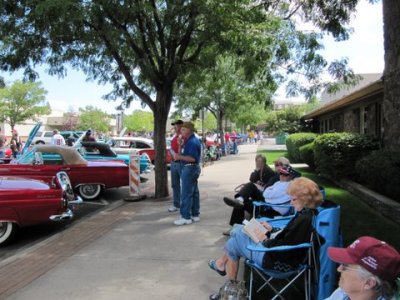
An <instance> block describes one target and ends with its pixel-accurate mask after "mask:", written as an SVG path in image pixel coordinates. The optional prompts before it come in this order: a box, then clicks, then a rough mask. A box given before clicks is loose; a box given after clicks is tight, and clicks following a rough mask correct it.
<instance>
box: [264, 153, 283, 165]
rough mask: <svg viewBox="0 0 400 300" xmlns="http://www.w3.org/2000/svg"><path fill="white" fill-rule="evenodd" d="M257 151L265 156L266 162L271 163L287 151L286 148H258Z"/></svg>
mask: <svg viewBox="0 0 400 300" xmlns="http://www.w3.org/2000/svg"><path fill="white" fill-rule="evenodd" d="M257 153H260V154H262V155H264V156H265V157H267V164H269V165H270V164H273V162H274V161H275V160H277V159H278V158H279V157H282V156H284V157H287V151H286V150H260V151H258V152H257Z"/></svg>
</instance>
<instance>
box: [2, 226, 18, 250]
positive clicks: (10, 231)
mask: <svg viewBox="0 0 400 300" xmlns="http://www.w3.org/2000/svg"><path fill="white" fill-rule="evenodd" d="M17 228H18V227H17V225H16V224H14V223H12V222H0V245H6V244H7V243H8V242H10V241H11V240H12V238H13V236H14V234H15V232H16V231H17Z"/></svg>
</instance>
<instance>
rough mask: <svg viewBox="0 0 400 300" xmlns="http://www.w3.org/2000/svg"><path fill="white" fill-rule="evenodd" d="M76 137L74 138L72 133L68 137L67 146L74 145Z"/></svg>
mask: <svg viewBox="0 0 400 300" xmlns="http://www.w3.org/2000/svg"><path fill="white" fill-rule="evenodd" d="M75 141H76V140H75V138H74V135H73V134H72V133H71V134H70V135H69V136H68V137H67V140H66V143H67V146H70V147H72V146H73V145H74V144H75Z"/></svg>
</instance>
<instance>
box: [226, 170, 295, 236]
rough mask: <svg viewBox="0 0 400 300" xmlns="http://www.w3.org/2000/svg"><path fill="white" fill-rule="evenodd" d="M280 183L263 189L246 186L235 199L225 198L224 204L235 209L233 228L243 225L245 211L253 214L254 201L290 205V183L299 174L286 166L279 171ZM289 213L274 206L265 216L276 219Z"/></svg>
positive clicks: (232, 219) (233, 212)
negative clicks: (288, 191) (235, 225)
mask: <svg viewBox="0 0 400 300" xmlns="http://www.w3.org/2000/svg"><path fill="white" fill-rule="evenodd" d="M278 172H279V173H278V174H279V181H277V182H275V183H274V184H273V185H272V186H269V187H267V188H265V189H264V188H263V187H261V186H258V185H257V184H252V183H250V184H246V185H245V186H243V188H242V189H241V190H240V191H239V193H238V194H236V197H235V199H231V198H227V197H224V202H225V203H226V204H227V205H229V206H232V207H233V211H232V215H231V219H230V221H229V224H230V225H231V226H233V225H234V224H242V222H243V219H244V215H245V211H247V212H248V213H250V214H251V213H252V212H253V201H262V200H264V201H265V202H266V203H269V204H271V205H273V204H279V205H289V204H290V197H289V195H288V193H287V188H288V186H289V183H290V181H291V180H292V179H293V178H294V177H295V176H296V175H297V174H298V173H297V172H296V171H294V170H293V168H292V167H290V166H284V167H281V168H279V169H278ZM288 212H289V208H288V207H285V208H282V207H278V206H272V207H271V209H268V210H266V211H265V212H264V214H263V215H264V216H267V217H274V216H278V215H285V214H287V213H288ZM224 234H226V232H224Z"/></svg>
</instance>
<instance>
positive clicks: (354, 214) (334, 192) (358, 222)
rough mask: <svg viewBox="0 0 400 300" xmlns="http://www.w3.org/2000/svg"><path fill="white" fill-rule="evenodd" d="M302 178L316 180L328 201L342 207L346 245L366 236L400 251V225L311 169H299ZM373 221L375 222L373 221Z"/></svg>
mask: <svg viewBox="0 0 400 300" xmlns="http://www.w3.org/2000/svg"><path fill="white" fill-rule="evenodd" d="M296 170H297V171H299V172H301V174H302V176H305V177H308V178H310V179H312V180H314V181H315V182H316V183H317V184H318V185H320V186H323V187H324V188H325V192H326V195H327V199H329V200H332V201H334V202H336V203H337V204H339V205H340V206H341V222H340V223H341V229H342V232H343V238H344V244H345V245H349V244H350V243H352V242H353V241H354V240H356V239H357V238H358V237H360V236H363V235H366V233H368V235H371V236H376V237H379V238H380V239H382V240H383V241H386V242H387V243H389V244H391V245H393V246H394V247H396V249H400V234H393V232H398V228H399V225H398V224H396V223H394V222H393V220H390V219H389V218H387V217H385V216H382V215H381V214H380V213H379V212H378V211H377V210H375V209H373V208H371V207H370V206H369V205H367V204H366V203H365V202H363V201H362V199H360V198H358V197H356V196H354V195H353V194H351V193H350V192H349V191H346V190H344V189H342V188H340V187H338V186H337V185H335V184H333V183H332V182H331V181H329V180H327V179H324V178H321V177H320V176H318V175H317V174H315V173H314V172H313V171H312V170H310V169H309V168H298V169H296ZM371 220H373V221H371Z"/></svg>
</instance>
